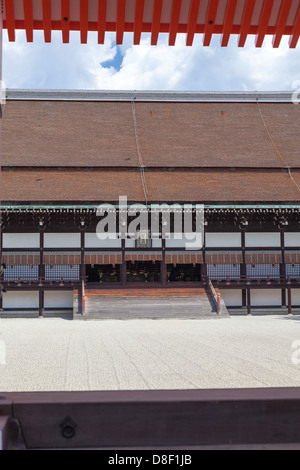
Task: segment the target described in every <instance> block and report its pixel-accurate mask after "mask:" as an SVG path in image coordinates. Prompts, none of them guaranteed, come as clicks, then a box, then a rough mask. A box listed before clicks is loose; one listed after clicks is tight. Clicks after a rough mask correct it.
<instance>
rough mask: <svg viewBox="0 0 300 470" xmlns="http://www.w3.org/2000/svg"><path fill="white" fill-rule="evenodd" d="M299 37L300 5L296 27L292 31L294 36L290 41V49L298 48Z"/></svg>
mask: <svg viewBox="0 0 300 470" xmlns="http://www.w3.org/2000/svg"><path fill="white" fill-rule="evenodd" d="M299 36H300V5H299V8H298V11H297V14H296V18H295V22H294V26H293V29H292V34H291V36H290V40H289V46H290V48H292V49H294V48H295V47H296V46H297V42H298V39H299Z"/></svg>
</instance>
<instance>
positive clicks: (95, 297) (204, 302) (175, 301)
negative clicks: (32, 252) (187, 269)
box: [73, 287, 229, 320]
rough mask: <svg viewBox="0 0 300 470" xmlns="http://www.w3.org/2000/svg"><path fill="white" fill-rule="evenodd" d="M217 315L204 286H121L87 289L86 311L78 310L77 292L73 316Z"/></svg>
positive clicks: (149, 316) (127, 318) (84, 305)
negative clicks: (144, 287) (118, 287)
mask: <svg viewBox="0 0 300 470" xmlns="http://www.w3.org/2000/svg"><path fill="white" fill-rule="evenodd" d="M226 316H229V314H228V311H226V312H225V314H224V313H222V315H218V314H217V311H216V308H215V305H214V302H213V299H212V298H211V296H210V294H209V291H207V290H206V289H204V288H186V287H184V288H166V287H164V288H157V287H156V288H147V289H143V288H136V289H135V288H130V289H127V288H120V289H87V290H86V291H85V295H84V300H83V313H82V314H81V313H78V293H77V292H75V293H74V310H73V319H76V320H116V319H118V320H130V319H153V320H154V319H157V320H158V319H208V318H221V317H222V318H224V317H226Z"/></svg>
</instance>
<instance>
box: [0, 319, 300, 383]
mask: <svg viewBox="0 0 300 470" xmlns="http://www.w3.org/2000/svg"><path fill="white" fill-rule="evenodd" d="M296 341H299V345H297V343H295V342H296ZM293 346H294V347H293ZM298 349H300V315H292V316H288V315H253V316H246V315H243V316H238V315H234V316H231V317H230V318H226V319H219V320H126V321H125V320H124V321H122V320H106V321H87V322H83V321H71V320H66V319H60V318H44V319H0V391H1V392H11V391H64V390H66V391H70V390H73V391H75V390H150V389H161V390H162V389H197V388H198V389H210V388H252V387H259V388H260V387H294V386H296V387H298V386H300V364H298V359H300V353H299V354H298V353H297V350H298ZM299 362H300V361H299Z"/></svg>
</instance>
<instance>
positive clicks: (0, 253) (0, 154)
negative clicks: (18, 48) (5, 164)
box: [0, 2, 4, 309]
mask: <svg viewBox="0 0 300 470" xmlns="http://www.w3.org/2000/svg"><path fill="white" fill-rule="evenodd" d="M2 3H3V2H2ZM2 21H3V18H2V8H0V187H1V179H2V178H1V168H2V111H3V110H2V92H3V89H2V88H3V83H2V30H3V23H2ZM0 198H1V194H0ZM1 207H2V201H1V199H0V222H1V220H2V210H1ZM0 264H2V225H1V223H0ZM3 277H4V276H3ZM2 295H3V294H2V292H1V295H0V309H2V308H3V303H2Z"/></svg>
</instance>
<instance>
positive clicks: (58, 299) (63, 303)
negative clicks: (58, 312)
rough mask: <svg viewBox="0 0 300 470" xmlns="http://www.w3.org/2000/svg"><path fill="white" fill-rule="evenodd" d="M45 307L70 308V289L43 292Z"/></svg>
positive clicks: (71, 303)
mask: <svg viewBox="0 0 300 470" xmlns="http://www.w3.org/2000/svg"><path fill="white" fill-rule="evenodd" d="M44 307H45V308H57V307H60V308H72V307H73V292H72V291H46V292H45V294H44Z"/></svg>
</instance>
